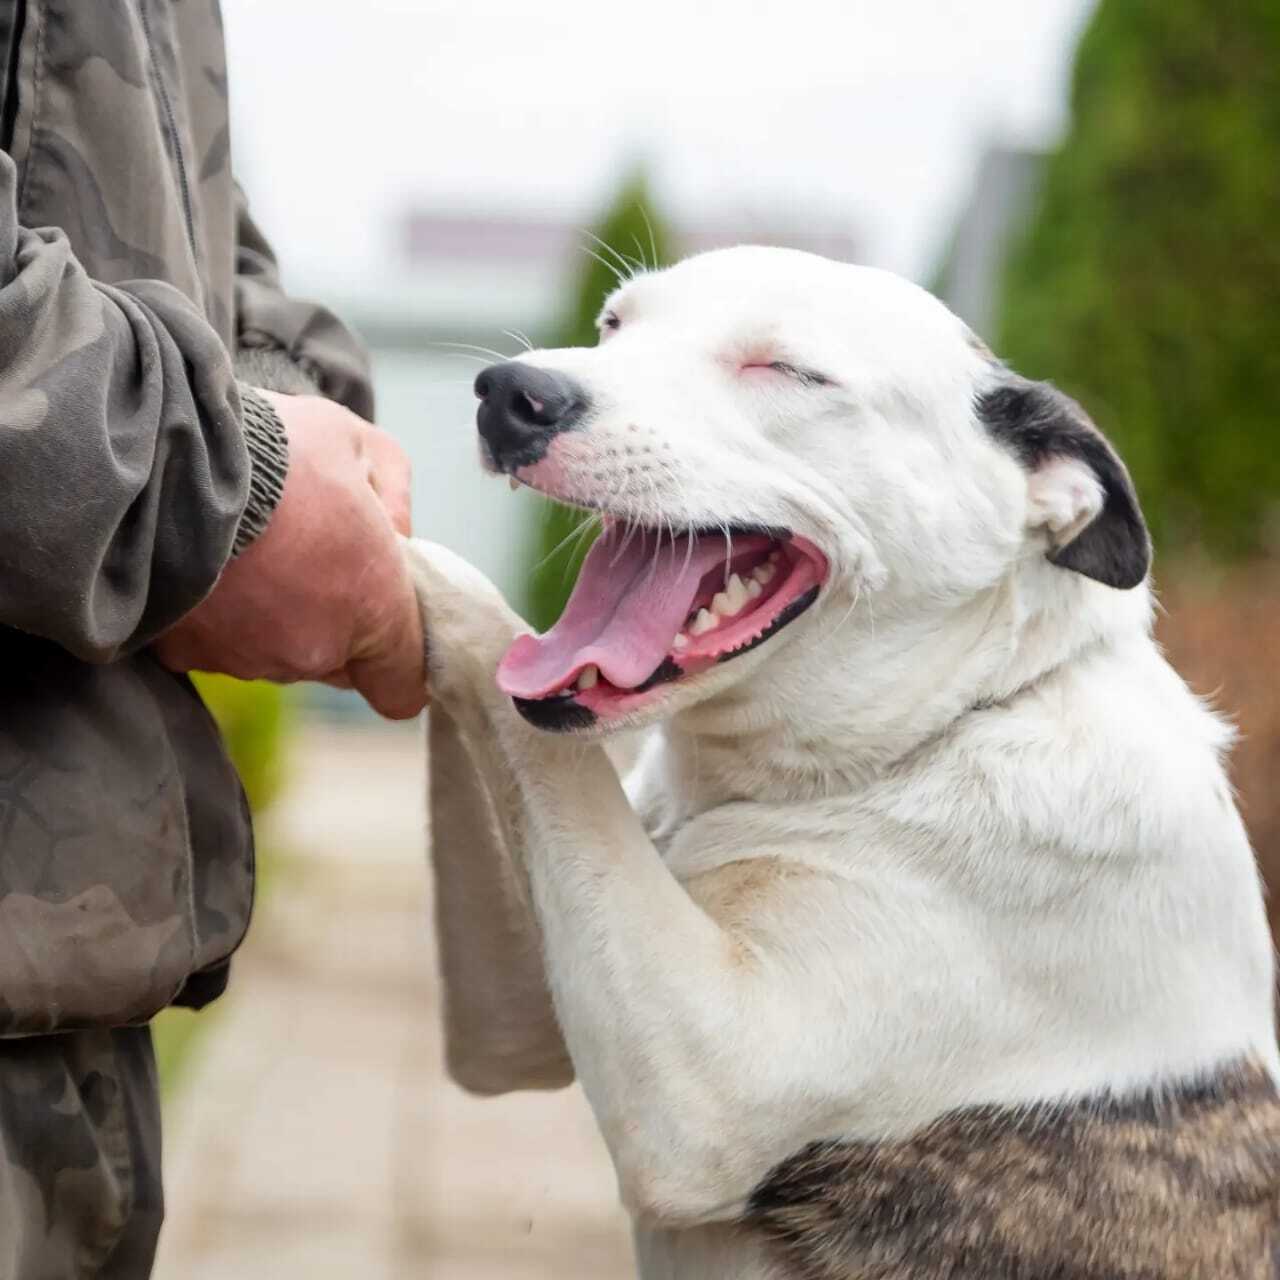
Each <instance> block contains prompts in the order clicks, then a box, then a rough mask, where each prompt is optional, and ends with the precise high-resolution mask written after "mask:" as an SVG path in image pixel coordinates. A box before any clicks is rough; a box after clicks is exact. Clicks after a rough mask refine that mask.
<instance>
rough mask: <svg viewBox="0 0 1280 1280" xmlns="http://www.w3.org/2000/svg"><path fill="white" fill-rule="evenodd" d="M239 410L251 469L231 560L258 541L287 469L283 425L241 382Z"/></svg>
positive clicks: (272, 512)
mask: <svg viewBox="0 0 1280 1280" xmlns="http://www.w3.org/2000/svg"><path fill="white" fill-rule="evenodd" d="M240 409H241V421H242V423H243V426H244V442H245V444H246V445H247V446H248V449H249V461H250V465H251V468H252V469H251V471H250V473H249V501H248V502H247V503H246V504H245V508H244V514H243V515H242V516H241V517H240V527H239V528H238V529H237V530H236V540H235V542H234V543H233V544H232V548H231V555H232V557H233V558H234V557H235V556H238V555H239V554H240V553H241V552H242V551H244V550H245V548H246V547H248V546H249V545H250V544H251V543H253V542H254V541H255V540H256V539H257V538H259V537H260V536H261V534H262V531H263V530H264V529H265V528H266V527H267V525H268V523H269V522H270V520H271V517H272V515H273V514H274V513H275V509H276V507H277V506H278V505H279V502H280V496H281V494H283V493H284V478H285V475H286V474H287V473H288V470H289V441H288V438H287V437H286V436H285V433H284V423H283V422H281V421H280V415H279V414H278V413H276V411H275V409H274V408H273V407H272V406H271V403H270V401H268V400H267V399H266V398H265V397H263V396H260V395H259V394H258V393H257V392H256V391H255V390H254V389H253V388H252V387H250V386H247V385H246V384H245V383H241V384H240Z"/></svg>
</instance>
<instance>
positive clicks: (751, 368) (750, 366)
mask: <svg viewBox="0 0 1280 1280" xmlns="http://www.w3.org/2000/svg"><path fill="white" fill-rule="evenodd" d="M741 369H742V372H743V373H754V372H756V371H761V370H762V371H764V372H767V373H780V374H782V375H783V376H784V377H787V378H794V379H795V381H797V382H799V383H802V384H803V385H804V386H806V387H830V386H833V385H834V382H835V379H833V378H828V377H827V375H826V374H825V373H819V372H818V370H816V369H806V368H803V367H802V366H800V365H796V364H792V363H791V362H790V361H788V360H749V361H748V362H747V363H745V364H743V365H742V366H741Z"/></svg>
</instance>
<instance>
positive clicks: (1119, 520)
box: [976, 374, 1151, 589]
mask: <svg viewBox="0 0 1280 1280" xmlns="http://www.w3.org/2000/svg"><path fill="white" fill-rule="evenodd" d="M976 407H977V413H978V417H979V419H980V420H981V421H982V423H983V425H984V426H985V427H986V428H987V430H988V431H990V432H991V434H992V436H993V437H994V438H995V439H996V440H997V441H998V442H999V443H1000V444H1002V445H1004V446H1005V448H1007V449H1009V450H1010V451H1011V452H1012V453H1013V455H1014V457H1016V458H1017V459H1018V461H1019V462H1021V463H1022V465H1023V466H1024V467H1026V469H1027V471H1028V472H1030V473H1031V474H1032V475H1035V474H1037V473H1039V472H1041V470H1042V469H1044V468H1047V467H1048V466H1050V464H1055V463H1060V462H1062V461H1066V462H1075V463H1077V464H1080V465H1081V466H1082V467H1083V468H1086V469H1087V471H1088V473H1089V474H1091V476H1092V479H1093V481H1095V482H1096V484H1097V485H1098V487H1099V489H1100V491H1101V505H1100V507H1098V509H1097V513H1096V514H1095V515H1092V518H1091V519H1089V520H1088V522H1087V523H1085V524H1083V526H1082V527H1077V528H1071V529H1069V530H1066V531H1065V536H1064V537H1062V538H1061V539H1060V540H1056V541H1055V544H1054V545H1053V546H1051V547H1050V549H1049V551H1048V553H1047V554H1048V557H1049V559H1050V560H1051V561H1052V562H1053V563H1054V564H1056V565H1059V566H1061V567H1062V568H1063V569H1072V570H1074V571H1075V572H1076V573H1082V574H1084V575H1085V577H1087V578H1094V579H1095V580H1096V581H1098V582H1103V583H1105V584H1106V585H1107V586H1109V587H1120V588H1124V589H1127V588H1130V587H1136V586H1137V585H1138V584H1139V583H1140V582H1142V581H1143V580H1144V579H1145V578H1146V576H1147V571H1148V569H1150V567H1151V538H1150V536H1149V534H1148V533H1147V526H1146V522H1145V521H1144V520H1143V518H1142V512H1141V510H1140V509H1139V507H1138V497H1137V494H1136V493H1134V489H1133V481H1132V480H1130V479H1129V472H1128V471H1127V470H1126V469H1125V465H1124V463H1123V462H1121V461H1120V458H1119V455H1117V453H1116V451H1115V450H1114V449H1113V448H1112V447H1111V445H1110V444H1108V443H1107V440H1106V438H1105V437H1104V436H1103V434H1102V432H1101V431H1099V430H1098V428H1097V427H1095V426H1094V425H1093V423H1092V422H1091V421H1090V420H1089V416H1088V414H1086V413H1085V411H1084V410H1083V409H1082V408H1081V407H1080V406H1079V405H1078V404H1077V403H1076V402H1075V401H1074V400H1072V399H1071V397H1070V396H1065V395H1063V394H1062V392H1061V391H1059V390H1058V389H1057V388H1056V387H1053V386H1050V385H1049V384H1048V383H1047V382H1031V381H1028V380H1027V379H1026V378H1019V377H1017V376H1016V375H1013V374H1004V375H1002V376H1001V379H1000V381H999V382H998V383H996V384H995V385H994V386H992V387H990V388H989V389H988V390H986V391H983V392H982V393H981V394H980V395H979V396H978V399H977V405H976Z"/></svg>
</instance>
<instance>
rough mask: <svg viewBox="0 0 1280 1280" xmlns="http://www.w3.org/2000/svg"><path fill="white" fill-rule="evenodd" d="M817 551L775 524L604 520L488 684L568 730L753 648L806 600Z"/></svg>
mask: <svg viewBox="0 0 1280 1280" xmlns="http://www.w3.org/2000/svg"><path fill="white" fill-rule="evenodd" d="M826 576H827V560H826V557H825V556H824V555H823V554H822V553H821V552H820V551H819V550H818V549H817V547H815V546H814V545H813V544H812V543H810V542H808V541H807V540H806V539H804V538H800V537H794V536H792V535H791V534H789V533H786V532H784V531H773V530H759V529H755V530H750V529H741V528H740V529H737V530H729V531H727V532H726V531H725V530H723V529H716V530H714V531H693V532H688V533H684V534H678V535H675V536H673V535H671V534H670V533H666V532H663V533H662V534H658V533H656V532H655V531H653V530H644V529H630V530H628V529H625V528H623V527H622V526H621V525H618V524H614V523H609V522H606V524H605V528H604V532H603V533H602V534H601V536H600V537H599V538H598V539H597V541H596V543H595V545H594V546H593V547H592V548H591V551H590V553H589V554H588V555H587V558H586V560H585V562H584V563H583V566H582V572H581V574H580V575H579V577H578V582H577V585H576V586H575V588H574V591H573V595H572V597H571V598H570V600H569V603H568V605H567V606H566V607H565V611H564V613H563V614H562V615H561V617H560V620H559V621H558V622H557V623H556V625H555V626H554V627H552V628H551V630H550V631H548V632H547V633H546V634H545V635H541V636H528V635H526V636H521V637H520V638H519V639H518V640H517V641H516V642H515V643H514V644H513V645H512V646H511V648H510V649H509V650H508V652H507V655H506V657H505V658H503V660H502V663H501V665H500V666H499V668H498V684H499V686H500V687H501V689H502V690H503V692H504V693H507V694H509V695H510V696H511V697H512V698H513V699H514V701H515V705H516V707H517V709H518V710H519V711H520V712H521V714H522V715H524V716H525V718H526V719H528V720H530V721H532V722H533V723H534V724H537V725H539V726H540V727H543V728H557V729H571V728H579V727H583V726H586V725H588V724H591V723H593V722H594V721H596V720H597V719H599V718H601V717H605V716H607V717H610V718H612V717H614V716H617V715H621V714H625V713H627V712H628V711H633V710H635V709H637V707H638V706H639V705H641V704H642V703H643V702H644V701H645V700H646V695H647V694H648V693H649V692H650V691H651V690H653V689H655V688H656V687H658V686H659V685H663V684H668V683H670V682H672V681H675V680H681V679H684V678H686V677H688V676H693V675H697V674H698V673H699V672H702V671H705V670H707V669H708V668H710V667H712V666H714V665H716V664H717V663H720V662H727V661H729V660H730V659H732V658H736V657H739V656H740V655H741V654H744V653H746V652H748V651H749V650H751V649H754V648H755V647H756V646H757V645H760V644H762V643H763V642H764V641H766V640H768V639H769V638H770V637H771V636H773V635H775V634H776V633H777V632H778V631H780V630H781V629H782V628H783V627H785V626H786V625H787V624H788V623H790V622H792V621H794V619H796V618H797V617H799V616H800V614H802V613H803V612H804V611H805V610H806V609H807V608H808V607H809V606H810V605H811V604H812V603H813V602H814V600H815V599H817V596H818V591H819V589H820V588H821V586H822V584H823V582H824V581H825V579H826Z"/></svg>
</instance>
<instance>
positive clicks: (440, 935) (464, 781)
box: [428, 704, 573, 1094]
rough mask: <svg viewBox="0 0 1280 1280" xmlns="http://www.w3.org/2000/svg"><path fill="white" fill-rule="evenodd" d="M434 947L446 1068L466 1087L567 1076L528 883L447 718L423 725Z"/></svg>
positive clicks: (502, 1086)
mask: <svg viewBox="0 0 1280 1280" xmlns="http://www.w3.org/2000/svg"><path fill="white" fill-rule="evenodd" d="M428 742H429V746H428V760H429V767H430V786H429V794H430V810H431V863H432V870H433V872H434V878H435V922H436V947H437V951H438V954H439V960H440V978H441V984H442V986H443V989H444V1031H445V1059H446V1063H447V1065H448V1069H449V1074H450V1075H451V1076H452V1077H453V1078H454V1079H455V1080H456V1081H457V1082H458V1083H459V1084H461V1085H462V1086H463V1087H464V1088H466V1089H469V1090H471V1091H472V1092H473V1093H484V1094H494V1093H506V1092H509V1091H510V1090H512V1089H554V1088H559V1087H560V1086H563V1085H567V1084H569V1083H571V1082H572V1080H573V1066H572V1064H571V1063H570V1061H569V1055H568V1051H567V1050H566V1048H565V1044H564V1039H563V1037H562V1036H561V1034H560V1027H559V1024H558V1023H557V1021H556V1015H555V1009H554V1008H553V1007H552V1003H551V996H550V993H549V992H548V990H547V982H546V975H545V971H544V968H543V963H542V937H541V934H540V933H539V930H538V924H537V920H536V919H535V918H534V913H533V905H532V903H531V902H530V899H529V892H528V885H527V882H526V881H525V879H524V872H523V870H522V869H517V867H516V865H515V864H514V863H513V861H512V859H511V856H510V854H509V853H508V847H507V837H506V835H505V833H504V832H503V830H502V827H501V824H500V821H499V818H498V815H497V813H496V812H495V809H494V805H493V801H492V800H491V798H490V796H489V794H488V791H487V789H486V787H485V785H484V783H483V781H482V780H481V778H480V775H479V773H478V771H477V769H476V766H475V763H474V762H473V760H472V758H471V753H470V751H469V750H468V748H467V745H466V742H465V741H464V739H463V737H462V734H461V733H460V732H459V730H458V726H457V725H456V723H455V722H454V720H453V718H452V717H451V716H450V715H449V713H448V712H447V711H446V710H445V708H444V707H443V706H440V705H438V704H437V705H436V706H435V707H433V708H432V709H431V712H430V719H429V729H428Z"/></svg>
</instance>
